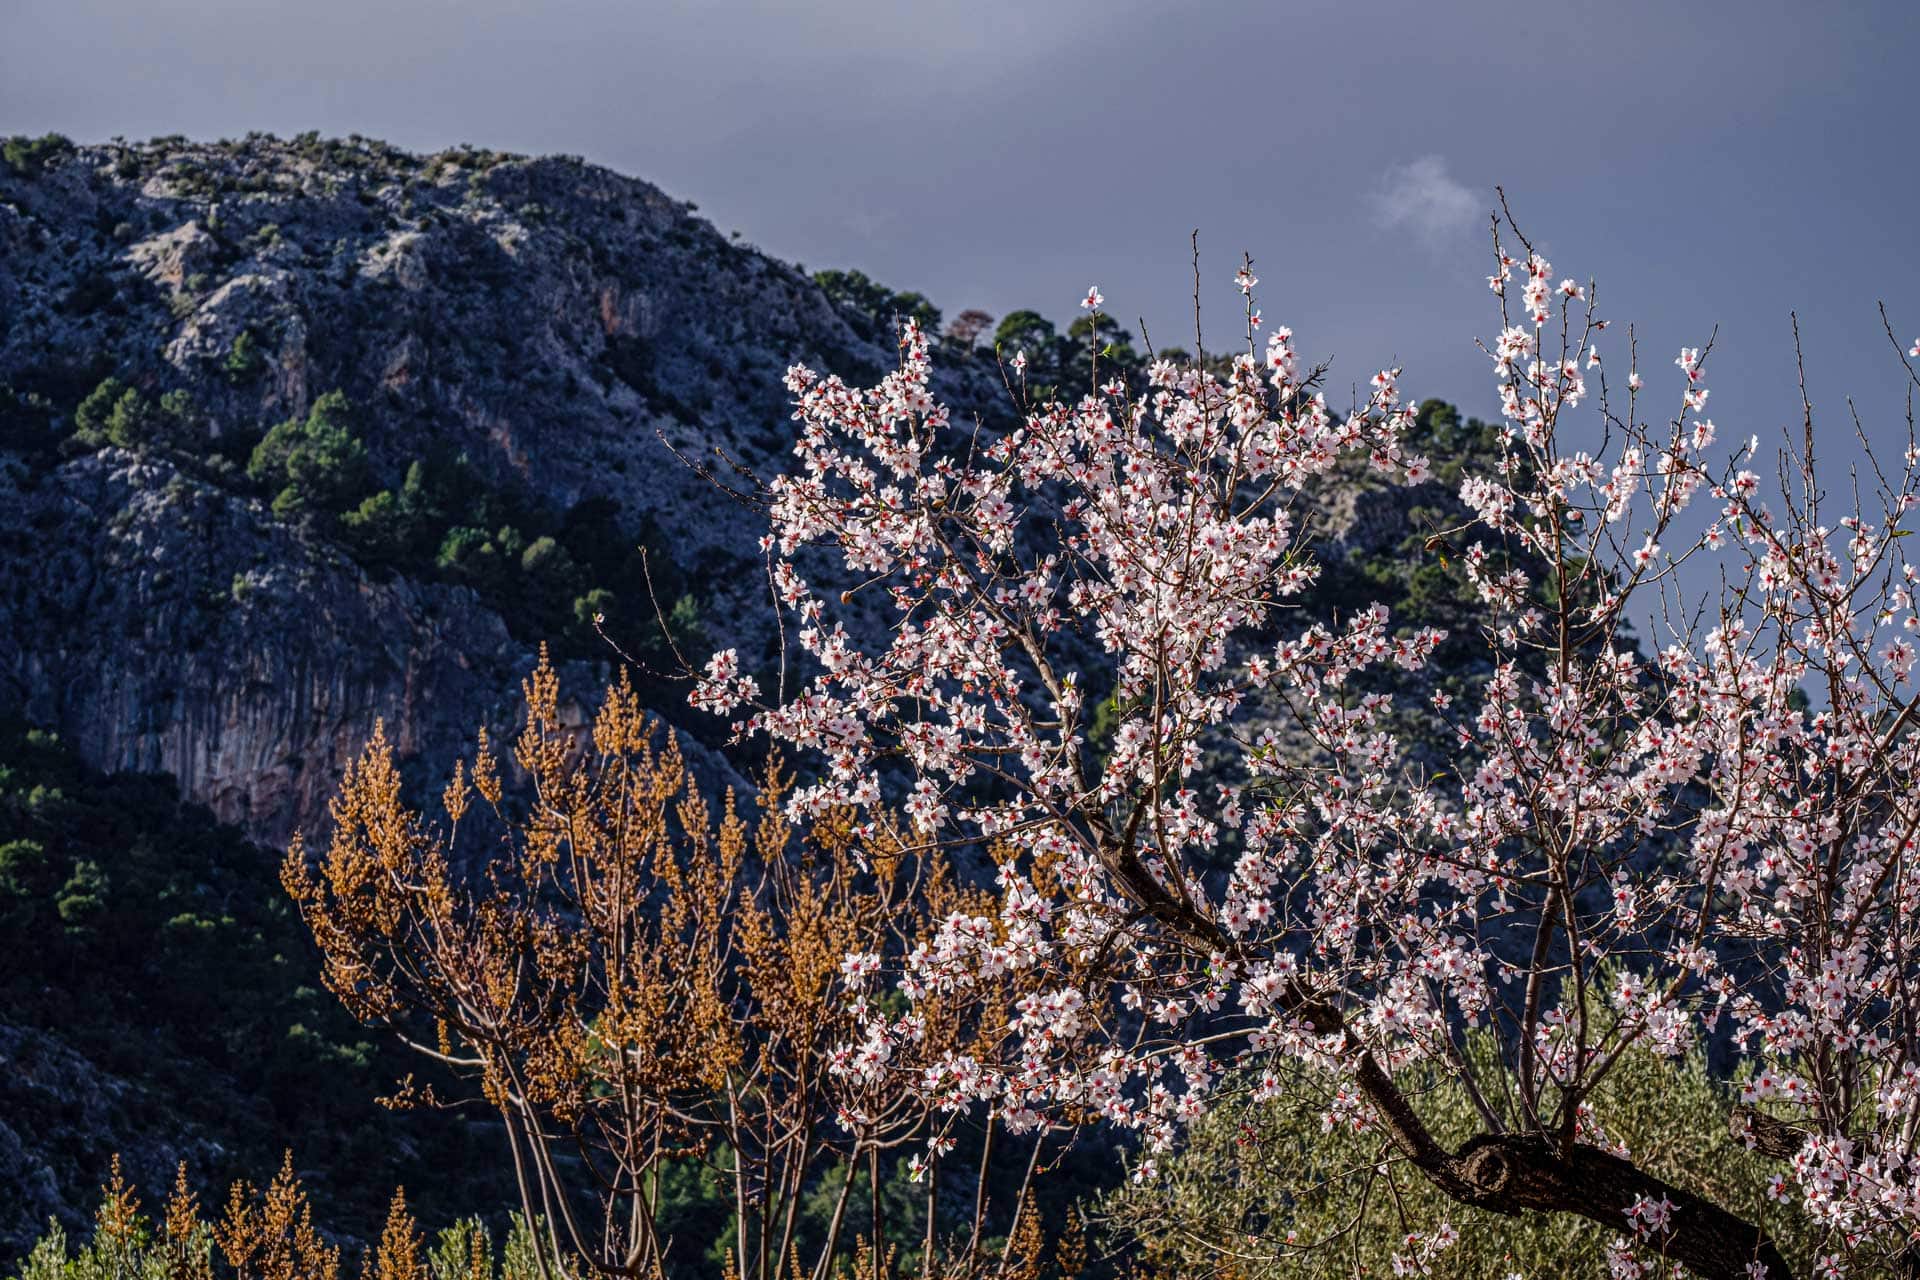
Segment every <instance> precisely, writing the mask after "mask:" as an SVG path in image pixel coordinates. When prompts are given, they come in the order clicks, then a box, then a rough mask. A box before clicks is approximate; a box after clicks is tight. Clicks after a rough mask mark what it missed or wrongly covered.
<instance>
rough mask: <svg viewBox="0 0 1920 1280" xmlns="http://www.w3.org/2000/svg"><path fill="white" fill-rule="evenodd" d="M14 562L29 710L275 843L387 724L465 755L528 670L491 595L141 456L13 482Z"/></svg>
mask: <svg viewBox="0 0 1920 1280" xmlns="http://www.w3.org/2000/svg"><path fill="white" fill-rule="evenodd" d="M0 556H3V557H4V559H5V563H6V564H7V566H8V576H9V578H10V579H11V581H10V583H9V586H8V589H7V591H6V592H5V593H4V595H0V633H3V634H5V635H7V636H9V637H11V638H12V639H13V643H10V644H9V645H8V648H7V652H6V654H5V657H4V659H3V660H0V679H3V680H4V683H5V687H6V689H7V693H8V695H9V697H10V698H11V699H13V700H15V701H16V702H17V703H18V704H19V709H23V710H24V711H25V713H26V715H27V717H28V718H29V719H31V720H33V721H35V722H37V723H42V724H50V725H56V726H58V727H59V729H60V730H61V732H62V734H63V735H64V736H65V737H67V738H68V740H69V741H71V742H73V743H74V744H76V746H77V747H78V748H79V750H80V751H81V753H82V754H83V755H84V756H85V757H86V758H87V759H88V761H89V762H90V763H93V764H95V765H97V766H98V767H101V768H104V769H109V770H118V769H136V770H143V771H156V770H158V771H165V772H170V773H172V774H174V775H175V776H176V777H177V778H178V779H179V781H180V784H181V786H182V788H183V789H184V790H185V791H186V793H187V794H189V795H191V796H192V797H193V798H195V799H197V800H201V801H203V802H204V803H206V804H207V805H208V806H209V807H210V808H212V809H213V810H214V812H215V813H216V814H218V815H219V816H220V817H221V818H223V819H226V820H228V821H232V822H235V823H238V824H240V825H242V826H244V827H246V828H247V829H248V830H249V831H251V832H253V833H254V834H256V835H257V836H259V837H260V838H262V839H266V840H270V841H273V842H276V843H278V842H284V840H285V839H286V837H287V836H288V835H290V834H291V833H292V831H293V830H294V829H295V828H297V827H299V826H301V825H302V824H306V823H311V821H312V820H313V819H314V818H316V817H317V816H318V815H320V814H323V813H324V812H325V802H326V797H327V794H328V791H329V789H330V788H331V786H332V784H333V782H334V781H336V780H337V778H338V776H339V772H340V769H341V767H342V766H343V765H344V763H345V762H346V761H347V760H348V759H349V758H350V757H351V756H352V754H353V753H354V752H355V751H357V750H358V748H359V747H360V745H361V744H362V743H363V742H364V741H365V739H366V735H367V733H368V731H369V730H370V729H371V727H372V724H373V720H374V718H376V717H379V718H384V719H385V720H386V721H387V723H388V724H389V726H390V727H391V733H392V736H393V738H394V740H395V743H396V745H397V746H398V748H399V749H400V751H401V752H402V753H403V754H405V755H408V756H419V757H423V758H424V759H426V760H430V761H445V760H450V759H451V758H452V755H453V754H454V753H456V752H457V751H458V750H459V749H460V746H461V743H462V742H463V740H465V739H467V738H469V737H470V735H471V734H472V731H473V728H474V725H475V724H477V723H497V722H499V721H500V720H501V719H502V718H503V716H504V713H505V710H506V707H505V695H506V694H507V693H509V692H510V691H512V690H513V689H514V688H515V682H516V681H517V679H518V678H519V676H520V675H521V674H523V670H522V669H523V667H524V665H525V661H526V655H525V652H524V650H523V649H522V648H521V646H519V645H516V644H514V643H513V641H512V640H511V638H510V637H509V636H508V634H507V630H506V627H505V626H504V625H503V624H502V622H501V620H500V618H499V617H497V616H496V615H494V614H492V613H490V612H487V611H486V610H483V609H479V608H477V607H475V604H474V601H473V593H472V592H471V591H468V590H466V589H465V588H460V587H448V586H444V585H438V584H434V585H421V584H415V583H412V582H409V581H408V580H407V579H405V578H398V577H396V578H393V579H391V580H389V581H386V582H376V581H373V580H372V579H370V578H369V577H368V575H367V574H366V573H365V571H363V570H361V569H360V568H359V567H358V566H356V565H354V564H353V563H352V562H351V561H350V560H348V559H347V558H346V557H345V556H344V555H342V554H341V553H340V552H339V551H338V549H336V548H333V547H330V546H328V545H326V544H324V543H318V544H317V543H315V542H312V541H309V540H307V539H305V538H303V537H302V536H300V534H299V533H298V532H296V531H295V530H294V529H292V528H290V527H289V526H287V525H285V524H282V523H279V522H276V521H275V520H274V519H273V518H272V517H271V516H270V515H269V514H268V513H267V512H266V511H265V509H264V508H263V506H262V505H261V504H260V503H259V502H257V501H251V500H246V499H242V498H236V497H235V496H234V495H231V494H228V493H225V492H223V491H221V490H220V489H218V488H215V487H214V486H211V485H209V484H206V483H204V482H201V481H196V480H193V479H190V478H189V477H187V476H185V475H183V474H182V473H181V472H180V471H179V470H178V469H177V468H175V467H174V466H172V465H171V464H169V463H168V462H166V461H165V460H164V459H156V458H151V457H147V458H143V457H138V456H136V455H134V454H132V453H129V452H127V451H125V450H120V449H107V450H104V451H102V452H101V453H98V454H95V455H93V456H91V457H86V458H82V459H79V460H76V461H74V462H71V463H68V464H66V465H65V466H63V467H61V468H60V469H59V470H57V471H56V472H54V473H53V474H52V475H51V476H47V477H44V478H42V479H41V480H40V482H39V483H38V484H36V485H33V486H31V487H28V486H25V485H23V484H21V483H19V478H18V473H17V472H16V474H15V483H13V484H7V485H0ZM463 721H464V722H465V723H464V724H463V723H462V722H463Z"/></svg>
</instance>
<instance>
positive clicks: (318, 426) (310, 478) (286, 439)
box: [247, 391, 368, 520]
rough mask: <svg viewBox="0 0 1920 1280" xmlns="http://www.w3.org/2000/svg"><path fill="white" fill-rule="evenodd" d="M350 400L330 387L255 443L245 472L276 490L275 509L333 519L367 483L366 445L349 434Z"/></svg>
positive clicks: (281, 512)
mask: <svg viewBox="0 0 1920 1280" xmlns="http://www.w3.org/2000/svg"><path fill="white" fill-rule="evenodd" d="M352 427H353V405H352V404H351V403H350V402H349V401H348V399H347V397H346V395H345V394H344V393H342V392H339V391H329V392H328V393H327V394H325V395H323V396H321V397H320V398H319V399H318V400H315V401H314V402H313V407H312V408H311V409H310V410H309V411H308V412H307V416H306V417H305V418H304V419H302V418H289V419H288V420H287V421H285V422H282V423H279V424H278V425H276V426H275V427H273V428H272V429H271V430H269V431H268V432H267V434H266V437H265V438H264V439H262V440H261V441H260V443H259V444H258V445H256V446H255V447H254V450H253V456H252V458H251V459H249V460H248V462H247V477H248V478H249V479H251V480H252V481H254V482H255V483H256V484H260V485H262V486H264V487H266V488H268V489H271V490H275V491H276V496H275V498H274V500H273V510H274V514H276V515H280V516H285V517H294V516H313V517H316V518H319V519H322V520H331V519H332V518H333V517H334V516H335V515H337V513H339V512H340V511H341V510H342V509H344V508H345V507H346V506H347V505H348V504H349V503H350V502H357V501H358V499H359V497H360V495H361V494H362V493H364V492H365V490H366V488H367V480H368V469H367V450H366V446H365V445H363V444H361V443H360V438H359V437H358V436H356V435H355V434H354V433H353V429H352Z"/></svg>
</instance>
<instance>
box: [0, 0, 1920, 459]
mask: <svg viewBox="0 0 1920 1280" xmlns="http://www.w3.org/2000/svg"><path fill="white" fill-rule="evenodd" d="M0 15H3V21H0V132H36V133H37V132H41V131H45V130H58V131H60V132H63V133H67V134H69V135H71V136H74V137H76V138H84V139H99V138H105V137H108V136H111V135H115V134H120V135H125V136H127V137H131V138H144V137H149V136H152V135H156V134H163V133H173V132H179V133H186V134H191V135H196V136H202V137H217V136H229V135H238V134H240V133H243V132H245V131H246V130H248V129H256V128H257V129H266V130H271V131H274V132H277V133H281V134H290V133H295V132H298V131H300V130H303V129H309V128H312V129H319V130H321V131H322V132H324V133H347V132H354V131H357V132H361V133H365V134H370V135H374V136H378V137H382V138H386V139H388V140H390V141H393V142H395V143H398V144H401V145H403V146H407V147H410V148H415V149H423V150H424V149H433V148H437V147H440V146H443V145H446V144H449V143H454V142H461V141H468V142H473V143H476V144H480V145H485V146H491V147H496V148H504V149H510V150H519V151H530V152H543V151H561V152H574V153H579V154H583V155H585V156H587V157H589V158H590V159H593V160H596V161H599V162H602V163H605V164H607V165H610V166H612V167H614V168H616V169H619V170H622V171H624V172H628V173H632V174H636V175H639V176H642V177H645V178H648V179H650V180H652V181H654V182H656V183H658V184H660V185H661V186H663V187H665V188H666V189H668V190H669V191H670V192H672V193H674V194H675V195H678V196H681V197H683V198H687V199H691V200H694V201H697V202H698V203H699V205H700V206H701V210H702V212H703V213H704V214H705V215H706V216H708V217H710V218H712V219H713V221H714V222H715V223H716V224H717V225H718V226H719V227H720V229H721V230H723V231H728V230H736V229H737V230H738V231H740V232H741V233H742V234H743V235H744V236H745V237H746V238H747V239H748V240H749V241H751V242H753V243H755V244H757V245H759V246H760V247H762V248H764V249H766V250H768V251H770V252H772V253H775V254H778V255H780V256H782V257H786V258H790V259H797V260H799V261H801V262H804V263H805V264H806V265H807V266H808V267H810V268H819V267H826V266H858V267H861V268H863V269H865V270H867V271H868V272H869V273H871V274H873V275H874V276H876V277H878V278H880V279H881V280H884V281H886V282H887V283H889V284H891V285H893V286H894V287H896V288H902V289H907V288H911V289H919V290H921V291H922V292H924V293H926V294H928V295H929V296H931V297H932V298H934V299H935V300H936V301H937V302H938V303H940V304H941V305H942V306H943V307H945V309H946V310H947V312H948V314H949V315H951V314H953V313H954V312H956V311H958V310H960V309H961V308H963V307H967V306H980V307H984V308H986V309H988V310H990V311H992V312H994V313H996V314H1003V313H1005V312H1006V311H1008V310H1010V309H1012V308H1015V307H1019V306H1034V307H1037V308H1039V309H1041V310H1043V311H1047V312H1049V313H1050V314H1052V315H1053V316H1055V317H1056V318H1057V319H1060V320H1062V321H1064V320H1065V319H1067V318H1069V317H1070V316H1071V315H1072V314H1073V306H1074V302H1075V300H1077V299H1078V298H1079V297H1080V296H1081V294H1082V293H1083V292H1084V290H1085V288H1086V286H1087V285H1088V284H1089V283H1090V282H1098V283H1099V285H1100V286H1101V288H1102V289H1103V290H1104V292H1105V294H1106V296H1107V299H1108V307H1109V310H1111V311H1113V312H1115V313H1116V314H1117V315H1119V316H1120V317H1122V318H1124V319H1129V320H1131V319H1132V318H1134V317H1136V316H1144V317H1145V319H1146V320H1147V322H1148V324H1149V325H1150V327H1151V329H1152V330H1153V333H1154V336H1155V338H1156V340H1158V341H1161V342H1166V341H1179V342H1182V343H1183V344H1185V343H1189V335H1190V331H1191V321H1190V318H1189V304H1188V301H1187V299H1188V294H1189V292H1190V285H1189V282H1188V262H1187V235H1188V233H1189V231H1191V230H1192V229H1194V228H1198V229H1199V230H1200V232H1201V237H1202V245H1203V249H1204V253H1205V262H1204V269H1205V279H1206V283H1207V288H1208V306H1209V317H1210V319H1209V329H1210V336H1211V337H1213V338H1215V339H1224V338H1226V337H1227V336H1228V335H1229V333H1230V331H1231V330H1232V328H1233V327H1234V325H1235V309H1234V304H1235V302H1236V299H1235V298H1234V296H1233V293H1232V289H1231V285H1230V282H1229V277H1230V275H1231V272H1232V269H1233V266H1234V264H1235V262H1236V260H1237V257H1238V254H1239V253H1240V251H1241V250H1243V249H1244V250H1246V251H1248V252H1251V253H1252V254H1253V255H1254V257H1255V259H1256V264H1257V265H1256V270H1258V272H1259V274H1260V275H1261V276H1262V278H1263V285H1262V294H1263V299H1262V301H1263V306H1264V309H1265V313H1266V317H1267V319H1268V321H1269V323H1278V322H1283V323H1288V324H1291V325H1292V326H1293V327H1294V328H1295V330H1296V331H1297V332H1298V334H1299V335H1300V343H1301V347H1302V351H1303V354H1308V355H1314V356H1320V355H1332V356H1334V357H1335V359H1336V365H1335V368H1336V374H1337V381H1341V382H1344V381H1346V380H1348V379H1351V380H1356V381H1357V380H1362V379H1364V378H1365V377H1366V376H1367V375H1368V374H1369V373H1370V372H1371V371H1372V370H1373V369H1374V368H1375V367H1377V366H1378V365H1380V364H1382V363H1386V362H1389V361H1391V362H1397V363H1400V364H1402V365H1403V366H1405V369H1406V376H1405V380H1404V385H1405V386H1406V387H1407V389H1408V390H1409V391H1411V392H1413V393H1415V394H1422V395H1424V394H1439V395H1445V396H1448V397H1450V398H1453V399H1456V400H1460V401H1462V402H1463V403H1465V404H1467V405H1468V406H1469V407H1470V408H1473V409H1475V410H1477V411H1480V412H1488V411H1490V410H1491V408H1492V403H1493V402H1492V397H1491V393H1490V383H1489V382H1488V379H1487V377H1486V373H1485V360H1484V358H1483V357H1482V356H1481V355H1480V354H1479V353H1478V352H1477V351H1476V350H1475V349H1474V347H1473V345H1472V339H1473V337H1474V336H1475V335H1486V334H1489V333H1490V332H1491V330H1492V328H1493V323H1494V315H1493V312H1492V311H1491V308H1490V301H1491V299H1490V297H1489V295H1488V293H1487V291H1486V288H1485V286H1484V283H1483V277H1484V275H1485V273H1486V270H1487V263H1486V257H1487V250H1486V240H1485V214H1486V211H1487V210H1488V209H1489V208H1490V207H1491V204H1492V201H1493V186H1494V184H1495V183H1496V182H1499V183H1504V184H1505V186H1506V188H1507V191H1508V193H1509V195H1510V197H1511V198H1512V199H1513V201H1514V204H1515V209H1516V212H1518V213H1519V214H1520V216H1521V218H1522V222H1523V225H1525V226H1526V227H1527V228H1528V229H1529V231H1530V232H1532V233H1533V234H1534V235H1535V236H1536V237H1537V238H1538V239H1540V240H1541V241H1542V242H1543V244H1544V246H1545V247H1546V249H1547V250H1548V252H1549V255H1550V256H1551V257H1552V258H1553V260H1554V263H1555V267H1556V270H1557V272H1559V273H1566V274H1573V275H1577V276H1579V277H1581V278H1582V279H1584V278H1586V277H1587V276H1588V275H1594V276H1598V277H1599V279H1600V282H1601V289H1602V298H1603V300H1604V301H1607V302H1609V303H1610V306H1609V307H1608V310H1609V312H1610V314H1611V315H1612V316H1614V317H1615V318H1616V319H1618V320H1622V321H1625V320H1634V321H1637V322H1638V323H1639V325H1640V326H1641V329H1642V332H1643V334H1644V336H1645V339H1646V348H1647V350H1649V351H1650V352H1651V353H1653V354H1652V355H1651V356H1650V357H1649V358H1648V359H1647V360H1646V361H1645V364H1646V366H1647V368H1648V372H1649V375H1650V381H1651V382H1652V385H1653V387H1654V388H1656V389H1659V390H1663V391H1671V392H1672V398H1674V399H1676V400H1677V397H1678V390H1677V388H1678V383H1677V382H1676V381H1673V380H1672V379H1673V378H1677V371H1675V370H1673V369H1672V367H1671V364H1670V361H1671V359H1672V355H1673V351H1674V349H1675V348H1677V347H1678V346H1680V345H1681V344H1682V343H1683V342H1684V343H1686V344H1689V345H1693V344H1697V343H1698V342H1700V341H1702V340H1703V339H1704V338H1705V337H1706V335H1707V333H1708V331H1709V330H1710V329H1711V328H1712V327H1713V325H1714V324H1715V323H1718V324H1719V326H1720V337H1719V345H1718V350H1717V354H1716V357H1715V360H1714V362H1713V365H1712V368H1711V375H1712V376H1711V379H1710V381H1711V384H1712V386H1713V387H1714V388H1715V398H1714V400H1713V402H1712V403H1711V406H1710V412H1711V415H1712V416H1714V417H1715V418H1716V419H1717V420H1718V421H1719V422H1720V425H1721V427H1722V430H1723V433H1726V434H1733V433H1737V434H1739V435H1743V436H1744V435H1745V434H1746V433H1747V432H1748V431H1749V430H1757V431H1760V432H1761V433H1762V434H1763V436H1764V435H1766V434H1768V433H1770V432H1773V431H1775V430H1777V429H1778V428H1779V427H1780V426H1782V425H1784V424H1785V423H1787V422H1788V421H1790V420H1793V419H1795V418H1797V404H1798V402H1797V396H1796V393H1795V392H1794V384H1793V378H1792V369H1791V344H1790V335H1789V328H1788V312H1789V311H1790V310H1793V309H1798V311H1799V312H1800V317H1801V326H1802V330H1803V332H1804V333H1805V335H1806V344H1807V353H1808V360H1809V366H1810V374H1811V377H1812V390H1813V393H1814V398H1815V400H1816V403H1817V405H1818V406H1819V407H1820V408H1821V409H1822V410H1823V411H1826V413H1827V416H1826V418H1825V422H1826V424H1827V426H1828V427H1829V428H1830V429H1833V430H1836V431H1837V430H1841V429H1842V428H1843V427H1844V426H1845V418H1844V416H1843V415H1844V397H1845V396H1847V395H1853V396H1855V397H1856V398H1857V401H1858V403H1859V405H1860V407H1861V409H1862V412H1863V413H1864V414H1865V415H1866V416H1867V417H1868V418H1869V419H1871V420H1872V422H1873V423H1874V430H1875V434H1876V435H1881V434H1883V433H1885V435H1886V436H1887V437H1888V438H1891V436H1892V435H1894V434H1898V435H1899V436H1900V437H1901V438H1902V439H1904V433H1905V428H1904V425H1902V426H1900V427H1899V428H1898V431H1897V433H1896V432H1894V431H1892V430H1891V427H1892V424H1891V423H1890V422H1889V420H1888V419H1889V415H1897V414H1898V413H1900V412H1901V410H1902V405H1903V395H1904V374H1903V373H1902V371H1901V370H1900V369H1899V367H1898V364H1897V362H1896V361H1895V359H1894V356H1893V353H1892V351H1891V350H1890V348H1889V346H1888V344H1887V343H1886V341H1885V338H1884V337H1883V336H1882V335H1881V333H1880V328H1879V319H1878V316H1877V314H1876V312H1875V304H1876V302H1878V301H1879V300H1881V299H1885V300H1886V301H1887V302H1888V303H1889V304H1890V306H1891V307H1892V309H1893V313H1894V316H1895V321H1896V325H1897V327H1898V329H1899V332H1900V335H1901V339H1902V343H1903V345H1904V344H1905V343H1906V342H1909V341H1911V340H1912V339H1913V337H1915V336H1917V335H1920V255H1916V252H1915V242H1916V233H1917V232H1920V217H1917V211H1920V202H1917V201H1916V196H1917V195H1920V177H1916V172H1915V156H1916V150H1915V147H1914V144H1913V138H1914V136H1915V131H1916V128H1917V127H1920V73H1917V72H1916V66H1915V62H1916V55H1920V4H1916V3H1912V0H1909V2H1908V3H1828V4H1808V3H1804V2H1802V3H1784V2H1781V0H1750V2H1748V3H1687V4H1680V3H1654V2H1651V0H1646V2H1642V0H1624V2H1619V3H1610V2H1608V0H1589V2H1588V3H1584V4H1578V5H1575V4H1564V3H1558V2H1556V0H1547V2H1539V3H1530V4H1525V5H1495V4H1485V3H1452V4H1447V3H1432V2H1428V3H1411V2H1406V0H1397V2H1395V3H1360V2H1358V0H1349V2H1345V3H1342V2H1338V0H1283V2H1275V3H1267V4H1255V3H1239V4H1204V3H1196V4H1185V5H1183V4H1177V3H1165V2H1163V3H1158V4H1141V3H1134V2H1133V0H1100V2H1099V3H1090V2H1083V0H1027V2H1026V3H1017V4H1012V3H1000V2H999V0H976V2H975V3H969V4H935V3H917V4H906V3H896V4H888V3H880V2H878V0H848V2H845V3H837V4H830V3H810V4H800V3H791V4H776V3H759V4H754V3H657V2H649V0H554V2H552V3H545V4H539V3H533V2H531V0H327V2H315V0H304V2H302V3H289V2H287V0H142V2H141V3H132V2H131V0H0ZM1622 327H1623V328H1624V326H1622ZM1620 333H1621V330H1619V329H1616V330H1614V331H1613V332H1612V333H1610V334H1609V335H1608V337H1609V338H1614V336H1615V335H1617V334H1620ZM1209 345H1214V344H1213V343H1210V344H1209ZM1602 350H1603V354H1605V355H1607V356H1608V357H1610V360H1609V363H1610V365H1611V366H1613V367H1616V368H1617V366H1618V363H1619V361H1620V359H1621V358H1623V357H1624V341H1623V340H1620V339H1615V340H1614V341H1611V342H1609V343H1607V344H1606V345H1605V346H1603V348H1602ZM1723 438H1724V437H1723Z"/></svg>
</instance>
